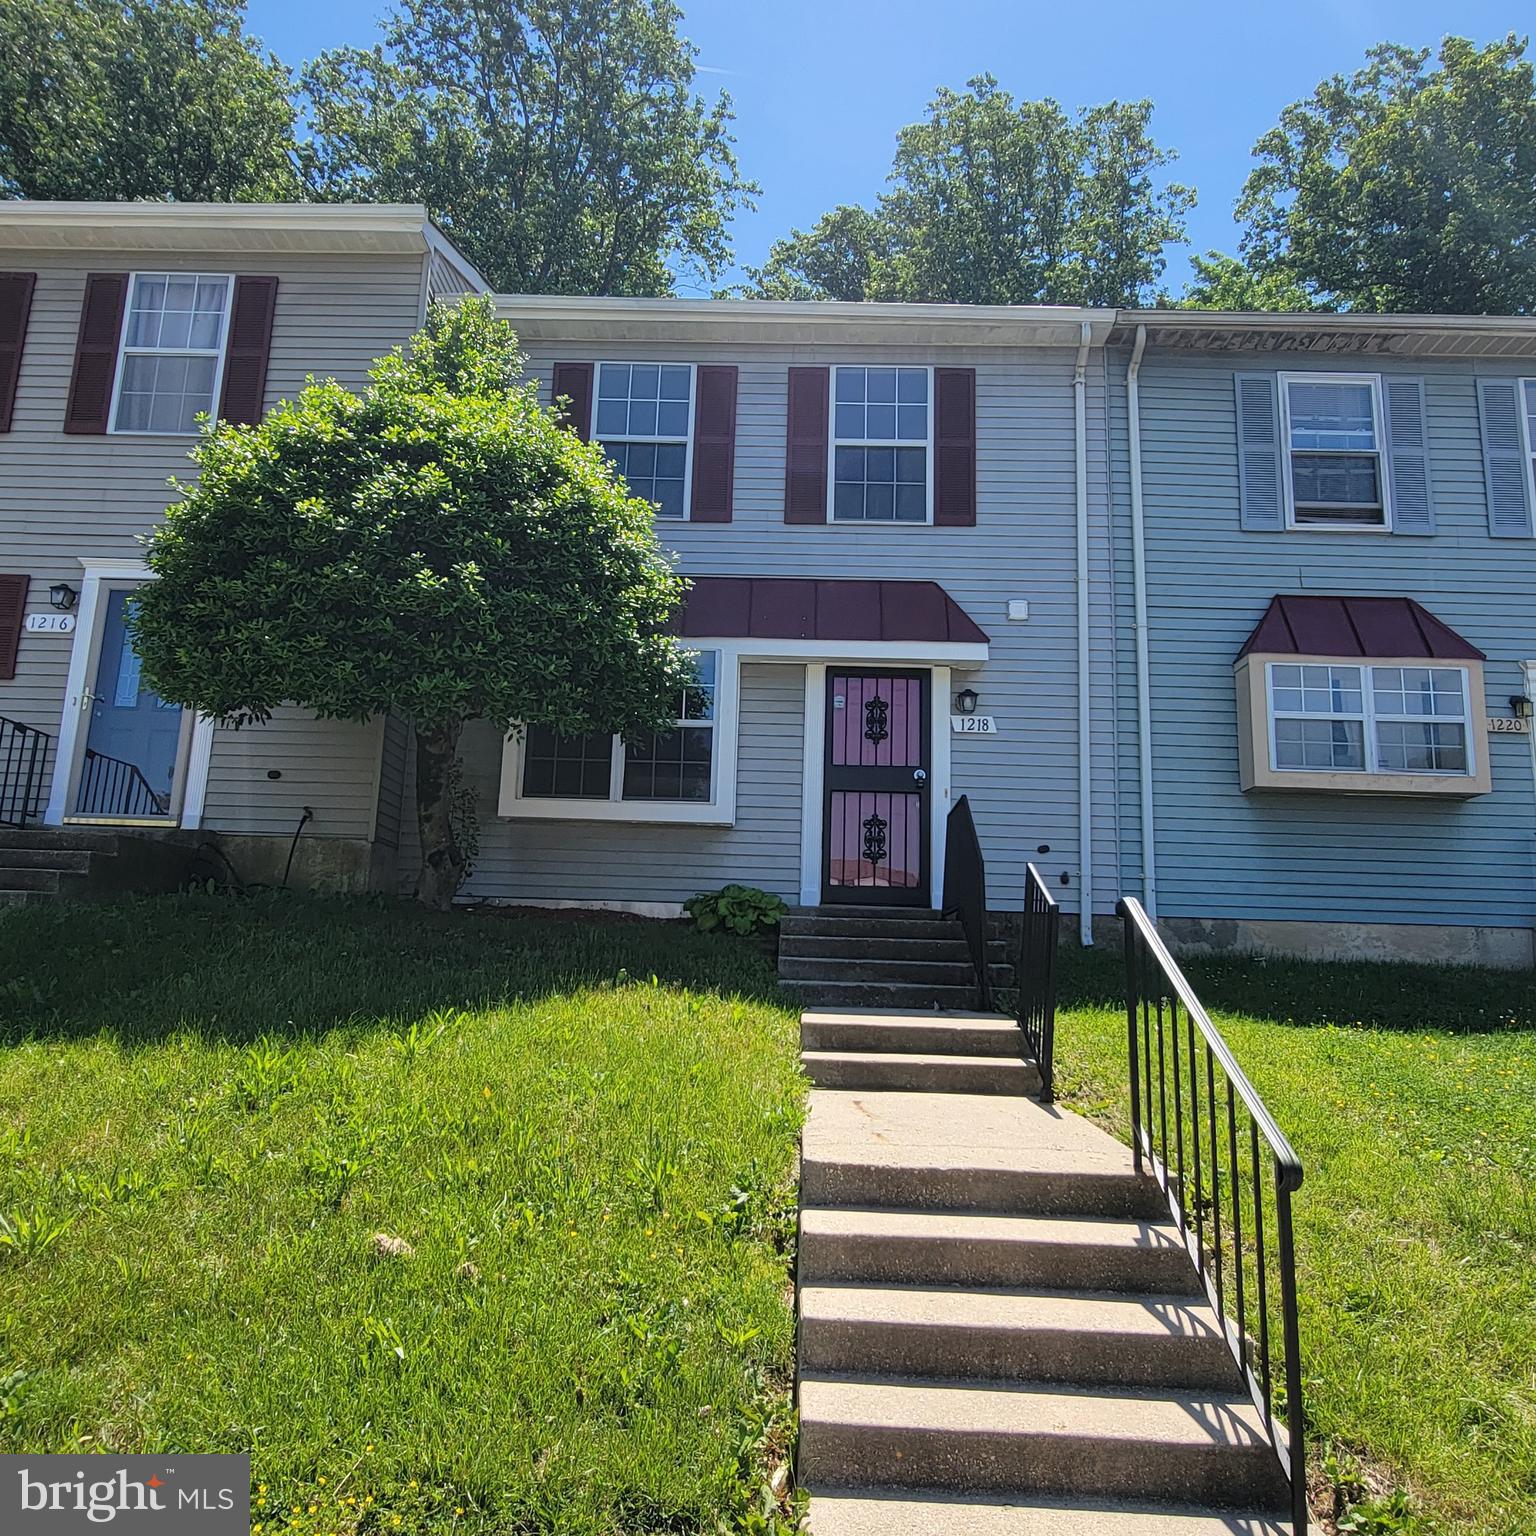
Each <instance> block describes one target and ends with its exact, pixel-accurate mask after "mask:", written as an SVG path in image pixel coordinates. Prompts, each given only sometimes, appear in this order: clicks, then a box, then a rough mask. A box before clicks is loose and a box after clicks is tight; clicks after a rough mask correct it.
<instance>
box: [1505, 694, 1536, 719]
mask: <svg viewBox="0 0 1536 1536" xmlns="http://www.w3.org/2000/svg"><path fill="white" fill-rule="evenodd" d="M1509 707H1510V708H1511V709H1512V710H1514V712H1515V719H1517V720H1529V719H1530V718H1531V716H1532V714H1536V704H1533V703H1532V702H1531V697H1530V695H1529V694H1526V693H1514V694H1511V695H1510V698H1509Z"/></svg>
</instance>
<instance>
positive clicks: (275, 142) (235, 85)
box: [0, 0, 300, 202]
mask: <svg viewBox="0 0 1536 1536" xmlns="http://www.w3.org/2000/svg"><path fill="white" fill-rule="evenodd" d="M244 22H245V3H244V0H5V3H4V4H3V5H0V193H3V194H4V195H6V196H9V197H37V198H60V199H78V198H102V199H137V198H174V199H177V200H178V201H206V202H258V201H263V200H269V199H281V198H291V197H295V196H298V195H299V194H300V186H299V182H298V177H297V172H296V169H295V164H294V133H293V125H294V108H293V105H292V103H291V102H290V100H289V90H290V86H291V80H290V77H289V74H288V71H287V69H286V68H285V67H284V66H283V64H282V63H280V62H279V61H278V60H277V59H276V58H275V57H273V56H272V55H271V54H268V53H264V52H263V51H262V49H261V47H260V45H259V44H258V43H257V42H256V41H255V40H254V39H252V38H250V37H248V36H246V34H245V30H244Z"/></svg>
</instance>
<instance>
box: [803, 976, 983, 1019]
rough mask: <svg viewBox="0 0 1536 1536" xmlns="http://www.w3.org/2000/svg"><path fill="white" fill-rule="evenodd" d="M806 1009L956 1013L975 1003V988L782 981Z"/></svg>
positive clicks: (897, 983) (883, 982) (894, 983)
mask: <svg viewBox="0 0 1536 1536" xmlns="http://www.w3.org/2000/svg"><path fill="white" fill-rule="evenodd" d="M780 985H781V986H782V988H783V989H784V991H785V992H787V993H788V994H789V995H790V996H791V997H792V998H794V999H795V1000H796V1001H797V1002H799V1003H801V1004H802V1005H803V1006H805V1007H807V1008H817V1009H836V1010H842V1009H847V1008H884V1009H887V1010H890V1011H893V1012H897V1013H907V1012H921V1013H929V1012H936V1013H956V1012H964V1011H965V1010H966V1009H968V1008H974V1007H975V1006H976V988H975V985H974V984H972V985H970V986H965V987H940V986H934V985H932V984H931V983H930V984H928V985H923V984H920V983H912V982H888V981H781V982H780Z"/></svg>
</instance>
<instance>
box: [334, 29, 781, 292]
mask: <svg viewBox="0 0 1536 1536" xmlns="http://www.w3.org/2000/svg"><path fill="white" fill-rule="evenodd" d="M680 19H681V12H680V11H679V10H678V8H677V7H676V6H675V5H674V4H672V3H671V0H403V4H402V5H401V8H400V9H399V10H398V11H396V12H395V14H394V15H393V17H392V18H391V20H390V22H389V24H388V30H387V33H386V37H385V41H384V43H383V44H382V46H379V47H375V48H371V49H356V48H343V49H338V50H336V51H334V52H331V53H327V54H323V55H322V56H321V57H320V58H319V59H318V60H316V61H315V62H314V63H313V64H311V65H310V66H309V67H308V68H307V69H306V70H305V72H304V76H303V83H304V88H305V91H306V93H307V95H308V98H309V116H310V119H311V122H312V125H313V129H314V138H313V141H312V143H311V145H310V147H309V167H308V169H309V174H310V177H311V179H312V181H313V182H314V184H315V185H316V186H317V188H318V189H319V190H320V191H321V192H322V193H323V194H324V195H327V196H332V197H342V198H349V197H357V198H379V199H386V200H406V201H420V202H424V203H426V204H427V206H428V207H429V208H430V209H431V210H432V213H433V215H434V216H435V217H436V218H437V219H438V220H439V222H440V223H441V224H442V225H443V227H444V228H445V229H446V230H447V231H448V232H449V233H450V234H451V235H452V236H453V238H454V239H455V241H457V242H458V244H459V245H460V246H461V247H462V248H463V249H464V250H465V251H466V252H467V253H468V254H469V255H470V257H471V258H473V260H474V261H475V262H476V263H477V264H478V265H479V266H480V268H481V270H482V271H483V272H485V273H486V274H487V276H488V277H489V278H490V279H491V281H492V282H493V283H494V284H495V285H497V286H498V287H500V288H503V289H508V290H514V291H517V292H523V293H604V294H664V293H669V292H671V291H672V287H673V272H674V269H675V268H676V267H678V266H689V265H691V266H693V267H696V268H697V269H699V270H700V271H701V272H702V273H703V274H704V275H705V276H707V277H713V276H714V275H715V274H716V273H717V272H718V271H719V270H720V268H721V267H722V266H723V265H724V264H725V263H726V261H727V260H728V258H729V253H730V246H729V241H728V239H727V225H728V222H729V219H730V216H731V214H732V212H733V210H734V209H735V208H736V207H737V206H738V205H740V204H742V203H743V202H744V201H746V200H747V199H748V198H749V197H750V195H751V194H752V193H753V192H754V191H755V190H756V189H755V188H754V187H752V186H750V185H749V184H748V183H746V182H744V181H743V180H742V179H741V178H740V176H739V175H738V174H737V167H736V160H735V155H734V153H733V150H732V143H733V140H732V138H731V134H730V124H731V121H732V117H731V111H730V102H729V100H728V98H727V97H725V96H724V95H721V96H720V97H719V98H718V99H717V100H716V101H715V102H714V103H712V104H710V103H706V102H705V101H703V100H702V99H701V98H699V97H698V96H696V95H695V94H694V91H693V79H694V63H693V60H694V49H693V48H692V46H691V45H690V44H689V43H687V42H686V41H684V40H683V39H682V38H681V37H680V36H679V35H678V31H677V25H678V22H679V20H680Z"/></svg>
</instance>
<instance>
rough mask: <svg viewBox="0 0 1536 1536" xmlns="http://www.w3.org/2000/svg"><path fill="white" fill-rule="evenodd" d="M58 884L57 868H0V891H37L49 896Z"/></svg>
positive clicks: (54, 891) (55, 890) (56, 888)
mask: <svg viewBox="0 0 1536 1536" xmlns="http://www.w3.org/2000/svg"><path fill="white" fill-rule="evenodd" d="M59 885H60V876H59V871H58V870H57V869H0V891H37V892H39V893H41V894H44V895H49V896H51V895H54V894H55V893H56V892H57V891H58V889H59Z"/></svg>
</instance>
